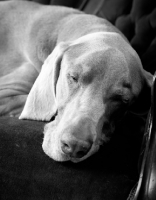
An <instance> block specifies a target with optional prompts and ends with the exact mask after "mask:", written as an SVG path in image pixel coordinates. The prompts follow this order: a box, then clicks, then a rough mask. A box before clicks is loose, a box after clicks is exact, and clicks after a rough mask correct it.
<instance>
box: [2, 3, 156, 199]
mask: <svg viewBox="0 0 156 200" xmlns="http://www.w3.org/2000/svg"><path fill="white" fill-rule="evenodd" d="M35 1H37V2H40V3H43V4H55V5H66V6H71V7H74V8H79V9H81V10H83V11H85V12H87V13H91V14H96V15H98V16H100V17H105V18H106V19H108V20H109V21H111V22H112V23H113V24H114V25H116V26H117V27H118V28H119V29H120V30H121V31H122V32H123V33H124V34H125V35H126V37H127V38H128V39H129V41H130V43H131V44H132V46H133V47H134V48H135V50H136V51H137V52H138V54H139V56H140V58H141V60H142V63H143V67H144V68H145V69H146V70H147V71H150V72H151V73H154V71H155V69H156V67H155V66H156V45H155V44H156V42H155V41H156V12H155V11H156V1H155V0H127V1H124V0H99V1H96V4H95V0H79V1H72V0H66V1H63V0H59V1H58V0H51V1H50V0H35ZM144 125H145V121H142V120H141V119H138V118H137V117H134V116H132V115H128V116H127V117H126V118H125V119H124V121H123V122H122V123H121V124H120V125H119V126H118V127H117V130H116V132H115V134H114V136H113V138H112V140H111V141H110V143H108V144H107V145H106V146H103V147H102V148H101V149H100V151H99V152H98V153H97V154H95V155H94V156H92V157H90V158H89V159H87V160H86V161H83V162H82V163H78V164H73V163H70V162H66V163H57V162H55V161H53V160H52V159H50V158H49V157H48V156H46V155H45V154H44V152H43V151H42V145H41V144H42V140H43V126H44V123H42V122H34V121H21V120H18V119H16V118H7V117H5V118H0V198H1V199H2V200H21V199H22V200H35V199H37V200H126V199H127V196H128V194H129V192H130V190H131V188H132V186H133V185H134V184H135V183H136V181H137V180H138V175H139V174H138V171H137V164H138V158H139V150H140V146H141V140H142V134H143V128H144Z"/></svg>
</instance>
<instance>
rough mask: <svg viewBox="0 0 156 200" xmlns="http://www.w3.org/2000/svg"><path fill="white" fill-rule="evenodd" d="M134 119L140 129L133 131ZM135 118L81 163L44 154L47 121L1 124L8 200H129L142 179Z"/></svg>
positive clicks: (0, 180) (0, 156) (0, 160)
mask: <svg viewBox="0 0 156 200" xmlns="http://www.w3.org/2000/svg"><path fill="white" fill-rule="evenodd" d="M129 120H131V122H132V123H133V124H134V125H135V127H132V126H131V125H130V124H129ZM143 123H144V122H143V121H142V120H139V121H138V119H137V118H135V117H132V116H130V115H129V116H127V118H125V120H124V124H125V127H124V128H123V127H122V128H121V125H119V127H117V131H116V133H115V135H114V137H113V139H112V140H111V142H110V143H108V144H107V145H105V146H103V147H102V148H101V150H100V151H99V152H98V153H97V154H95V155H94V156H92V157H90V158H89V159H87V160H86V161H83V162H81V163H78V164H74V163H71V162H64V163H60V162H55V161H53V160H52V159H50V158H49V157H48V156H47V155H45V154H44V152H43V151H42V147H41V144H42V140H43V133H42V131H43V126H44V123H42V122H34V121H28V120H27V121H22V120H18V119H16V118H7V117H3V118H1V119H0V185H1V187H0V195H1V196H0V198H1V199H2V200H6V199H8V200H21V199H22V200H23V199H24V200H30V199H33V200H35V199H38V200H45V199H46V200H57V199H59V200H60V199H62V200H88V199H89V200H92V199H93V200H102V199H106V200H119V199H120V200H122V199H123V200H125V199H126V198H127V196H128V193H129V191H130V189H131V188H132V186H133V185H134V183H135V182H136V180H137V178H138V173H137V159H138V155H139V148H140V142H139V141H140V137H141V135H139V134H138V133H139V128H140V125H141V124H143Z"/></svg>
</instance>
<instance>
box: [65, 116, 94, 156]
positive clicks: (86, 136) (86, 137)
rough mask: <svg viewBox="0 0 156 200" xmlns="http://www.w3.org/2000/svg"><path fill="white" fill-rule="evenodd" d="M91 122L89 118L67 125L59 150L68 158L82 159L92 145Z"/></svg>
mask: <svg viewBox="0 0 156 200" xmlns="http://www.w3.org/2000/svg"><path fill="white" fill-rule="evenodd" d="M92 123H93V122H92V121H91V120H90V119H89V118H79V119H77V120H76V122H75V123H72V124H70V125H68V126H67V127H66V128H65V130H64V131H63V133H62V137H61V150H62V152H63V153H64V154H65V155H67V156H68V157H70V158H82V157H84V156H85V155H86V154H87V153H88V152H89V151H90V149H91V147H92V144H93V137H94V134H93V130H92V126H93V124H92Z"/></svg>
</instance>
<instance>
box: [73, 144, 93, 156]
mask: <svg viewBox="0 0 156 200" xmlns="http://www.w3.org/2000/svg"><path fill="white" fill-rule="evenodd" d="M89 150H90V147H83V146H82V147H81V148H80V150H78V151H77V152H76V157H77V158H82V157H83V156H85V155H86V154H87V153H88V151H89Z"/></svg>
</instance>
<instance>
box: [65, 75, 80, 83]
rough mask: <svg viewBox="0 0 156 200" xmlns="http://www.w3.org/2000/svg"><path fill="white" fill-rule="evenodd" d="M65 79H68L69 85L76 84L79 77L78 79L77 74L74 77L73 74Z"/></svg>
mask: <svg viewBox="0 0 156 200" xmlns="http://www.w3.org/2000/svg"><path fill="white" fill-rule="evenodd" d="M67 79H68V82H69V84H72V83H78V79H79V77H78V75H77V74H75V75H73V74H68V75H67Z"/></svg>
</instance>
